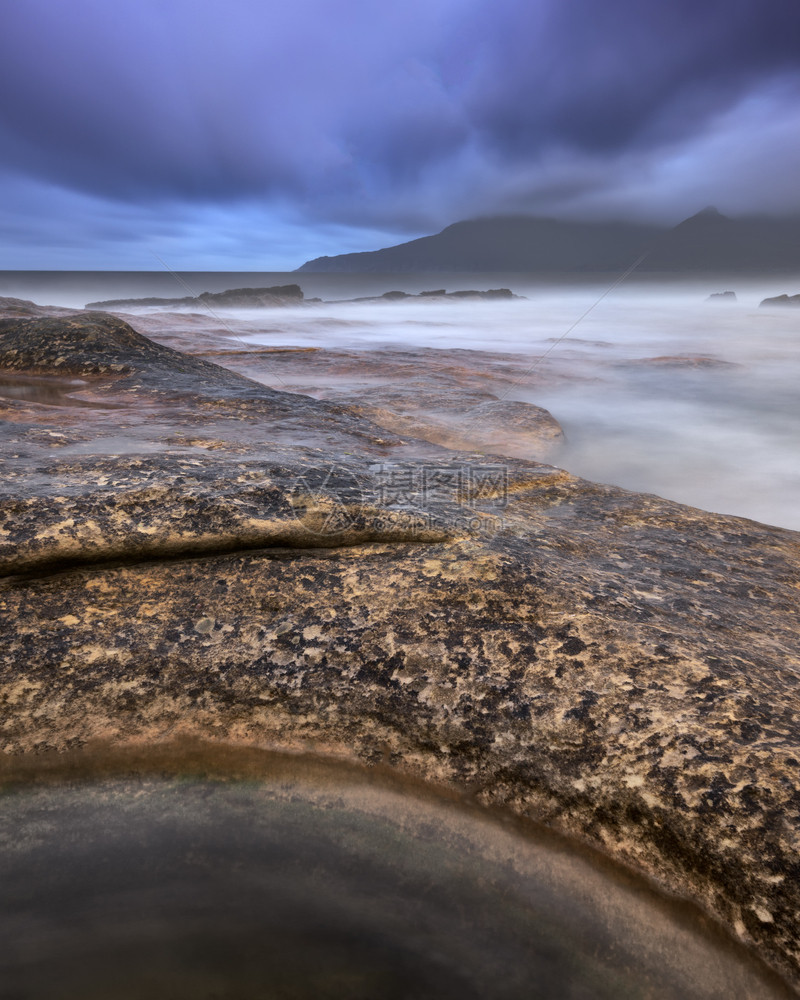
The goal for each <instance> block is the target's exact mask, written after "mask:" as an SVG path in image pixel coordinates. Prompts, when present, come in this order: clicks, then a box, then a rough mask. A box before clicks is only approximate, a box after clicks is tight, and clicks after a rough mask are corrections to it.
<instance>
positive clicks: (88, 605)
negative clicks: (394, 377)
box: [0, 315, 800, 984]
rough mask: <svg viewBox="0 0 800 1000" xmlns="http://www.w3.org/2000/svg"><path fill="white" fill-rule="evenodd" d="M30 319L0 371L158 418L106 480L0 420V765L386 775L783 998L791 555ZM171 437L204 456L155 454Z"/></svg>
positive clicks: (797, 627)
mask: <svg viewBox="0 0 800 1000" xmlns="http://www.w3.org/2000/svg"><path fill="white" fill-rule="evenodd" d="M37 322H38V321H31V322H27V323H25V322H23V323H21V324H19V327H18V328H16V329H15V328H14V327H13V326H9V325H7V324H6V325H4V326H3V327H2V333H3V336H4V343H5V345H6V351H7V353H6V354H5V355H4V358H5V361H1V362H0V363H4V364H6V365H7V367H10V368H12V369H13V371H14V372H22V371H28V372H42V371H49V370H52V369H58V370H61V369H62V368H65V369H66V370H69V371H78V372H81V373H85V372H86V370H87V367H89V366H91V365H92V364H93V363H96V364H98V365H99V366H100V367H101V369H102V372H101V373H103V374H108V373H113V374H114V375H115V376H116V378H115V379H114V380H112V381H111V382H109V383H108V384H107V385H106V386H105V388H103V387H102V386H100V387H99V388H96V389H95V390H93V393H94V395H95V396H96V397H97V398H103V399H107V400H112V399H116V398H119V397H120V396H121V395H123V394H124V393H127V394H128V395H129V397H130V399H131V400H133V401H135V402H136V405H137V406H144V405H145V403H146V401H147V400H151V401H152V400H153V399H156V400H157V401H158V400H160V401H161V402H159V403H158V406H157V407H156V409H155V411H154V412H155V418H156V419H155V422H154V423H153V422H151V423H150V424H149V425H148V426H149V429H148V430H147V431H145V430H143V429H142V425H141V424H140V423H139V424H137V423H136V422H135V421H134V420H133V418H132V417H129V418H126V419H127V423H125V428H124V430H125V433H126V434H127V435H128V437H127V438H126V439H125V440H126V441H127V444H128V449H129V450H128V453H119V454H116V453H112V452H110V451H109V450H108V449H107V447H106V446H104V445H103V444H102V442H103V440H104V439H103V437H102V434H99V432H98V431H97V428H96V427H94V425H89V424H86V425H85V426H84V430H85V427H86V426H90V427H91V428H93V429H92V434H93V435H94V436H93V437H92V438H91V440H89V441H84V442H82V443H80V444H78V443H70V444H67V445H65V446H63V447H60V448H58V449H57V450H56V451H55V452H53V451H52V449H51V448H50V446H49V445H47V444H46V443H42V442H41V441H40V440H39V439H38V438H35V436H34V437H33V438H30V439H28V438H26V437H25V435H26V434H28V433H31V434H33V432H34V431H36V432H37V433H39V434H42V433H45V431H44V430H43V428H44V426H45V425H44V424H42V423H39V424H35V423H34V419H33V416H34V415H35V414H34V411H35V410H36V404H33V403H32V404H30V405H28V406H27V408H23V409H21V410H19V411H18V412H17V411H14V412H12V413H11V418H12V419H11V420H10V422H11V423H12V424H14V423H15V419H14V418H15V416H16V417H18V418H19V420H18V422H17V431H15V432H14V433H16V434H17V438H13V441H14V447H15V448H17V449H23V450H24V448H23V446H24V447H26V448H28V449H29V451H28V452H27V455H28V457H25V454H23V450H18V452H15V453H17V454H19V455H20V456H22V457H18V458H16V459H15V458H13V457H11V454H9V462H8V464H9V467H10V469H11V473H12V474H11V475H10V476H9V477H7V478H6V480H5V482H4V483H3V484H2V490H1V491H0V494H1V495H0V558H1V559H2V560H3V561H2V563H0V567H2V572H3V574H4V576H3V578H2V582H1V585H0V615H1V616H2V620H3V622H5V623H6V624H5V628H4V634H3V647H2V660H0V705H1V706H2V709H1V711H0V751H2V754H4V755H5V758H4V759H5V760H6V762H7V763H6V764H5V765H3V766H5V767H7V768H11V767H12V766H13V764H14V761H16V760H18V759H19V758H20V756H22V758H26V757H27V756H28V755H41V756H42V759H44V760H46V759H47V754H48V753H56V752H59V751H64V750H66V749H69V748H80V747H91V746H95V747H96V746H102V745H109V744H111V745H114V746H117V747H120V746H130V747H135V746H141V745H142V744H150V745H153V744H158V743H160V742H164V743H168V742H169V741H174V740H175V739H176V738H192V739H197V740H202V741H205V742H207V743H212V744H218V745H220V746H223V745H227V744H237V745H240V746H258V747H262V748H271V749H279V750H287V751H298V752H310V753H315V754H322V755H331V756H335V757H340V758H349V759H358V760H361V761H365V762H375V761H381V762H384V763H385V764H387V765H389V766H391V767H393V768H395V769H397V770H398V771H399V772H401V773H407V774H412V775H415V776H417V777H421V778H423V779H425V780H428V781H433V782H437V783H440V784H444V785H449V786H451V787H454V788H457V789H459V790H461V791H462V792H463V793H464V794H468V795H471V796H474V797H475V798H477V799H478V800H479V801H480V802H483V803H485V804H487V805H492V806H501V807H504V808H507V809H510V810H512V811H514V812H515V813H517V814H519V815H523V816H528V817H535V818H538V819H541V820H543V821H544V822H546V823H548V824H550V825H551V826H553V827H555V828H557V829H559V830H561V831H563V832H565V833H568V834H571V835H574V836H577V837H580V838H582V839H584V840H587V841H589V842H591V843H593V844H595V845H597V846H599V847H601V848H602V849H604V850H606V851H608V852H609V853H611V854H612V855H614V856H615V857H617V858H619V859H621V860H623V861H625V862H627V863H629V864H630V865H632V866H634V867H635V868H636V869H638V870H639V871H641V872H644V873H646V874H648V875H650V876H652V877H653V878H655V879H657V880H658V881H659V882H660V883H661V884H662V885H663V886H665V887H667V888H668V889H669V890H671V891H673V892H677V893H682V894H685V895H687V896H690V897H692V898H694V899H696V900H698V901H700V902H701V903H702V905H703V906H705V907H706V908H707V909H708V910H709V911H710V912H712V913H713V914H715V915H716V916H717V917H718V918H719V919H720V920H722V921H723V922H724V923H725V924H726V925H727V926H728V927H729V928H731V929H732V931H733V932H734V933H735V934H737V935H738V936H739V937H740V938H741V939H743V940H745V941H748V942H751V943H753V944H754V945H755V946H756V947H757V948H758V950H759V951H760V953H761V954H762V955H763V956H765V957H766V958H767V959H768V960H769V961H770V962H771V963H773V964H774V965H775V966H777V967H778V968H780V969H781V970H782V971H783V972H784V973H785V974H787V975H789V976H790V977H792V979H793V981H794V982H795V983H796V984H797V983H799V982H800V918H799V917H798V914H799V913H800V782H799V779H798V774H799V773H800V765H799V764H798V760H800V653H798V650H800V623H799V622H798V617H797V602H798V595H799V594H800V536H798V535H797V534H796V533H793V532H790V531H785V530H782V529H778V528H771V527H767V526H764V525H760V524H756V523H754V522H751V521H746V520H743V519H739V518H733V517H723V516H718V515H713V514H708V513H705V512H702V511H698V510H694V509H691V508H687V507H684V506H681V505H679V504H675V503H670V502H667V501H664V500H660V499H658V498H657V497H653V496H644V495H638V494H633V493H629V492H626V491H624V490H620V489H616V488H614V487H610V486H598V485H595V484H591V483H587V482H585V481H582V480H580V479H577V478H575V477H573V476H570V475H569V474H567V473H565V472H562V471H560V470H557V469H553V468H550V467H548V466H542V465H537V464H535V463H528V462H524V461H508V462H505V463H503V464H502V465H498V464H497V463H494V464H493V463H490V462H487V459H486V458H485V457H483V456H477V455H470V454H465V453H456V452H448V451H445V450H444V449H436V448H434V446H433V445H424V444H421V443H420V442H415V441H410V440H408V439H407V438H400V437H397V436H392V435H391V434H386V436H380V434H379V433H378V432H377V431H376V428H375V426H374V425H373V424H371V423H369V422H368V421H364V420H360V419H359V418H358V417H357V416H356V415H354V414H353V413H352V412H351V411H350V410H348V409H347V408H346V407H341V406H340V407H337V406H335V405H332V404H330V403H325V402H322V401H315V400H310V399H307V398H304V397H300V396H297V395H292V394H288V393H279V392H273V391H271V390H267V389H265V388H264V387H259V386H257V385H256V384H255V383H252V382H249V381H248V380H246V379H243V378H241V377H240V376H236V375H234V374H233V373H229V372H225V371H224V370H223V369H219V368H217V367H216V366H214V365H211V364H209V363H207V362H201V361H199V359H190V358H183V357H181V356H180V355H178V354H177V352H169V351H168V349H166V348H163V349H161V348H158V347H157V345H151V344H150V343H149V342H147V341H146V340H145V338H139V339H137V335H135V334H134V333H133V331H132V330H130V328H125V324H121V325H119V326H117V325H115V324H120V323H121V321H118V320H111V319H110V318H108V317H99V318H98V317H97V316H96V315H88V316H86V317H84V318H83V319H82V320H81V319H75V320H69V321H68V323H67V325H66V326H62V327H60V328H58V329H56V328H54V327H53V326H51V325H46V326H45V325H37ZM49 322H51V321H48V323H49ZM53 322H54V321H53ZM81 324H83V326H82V325H81ZM81 331H83V332H81ZM101 333H102V334H103V336H106V335H107V338H106V339H103V336H101ZM112 335H113V337H115V338H117V340H115V341H114V343H115V344H117V347H116V348H115V350H117V352H118V353H116V354H115V353H114V350H112V345H111V341H110V340H109V339H108V337H111V336H112ZM97 344H99V346H97V351H98V353H97V355H96V361H95V362H93V361H92V357H93V354H92V352H93V351H94V350H95V346H93V345H97ZM67 348H69V352H71V356H70V358H67V353H66V352H67ZM9 351H12V352H13V351H16V352H17V353H9ZM62 357H63V358H64V359H65V360H63V361H61V360H59V359H61V358H62ZM23 358H24V359H25V360H24V361H23V360H22V359H23ZM25 364H27V365H28V367H27V368H25ZM48 365H49V366H50V367H49V368H48ZM76 366H77V367H76ZM115 366H116V367H115ZM170 372H172V373H173V375H172V378H173V383H174V386H175V393H176V394H177V395H179V396H181V398H182V399H183V402H182V403H181V406H180V407H179V408H178V409H177V410H174V411H173V410H170V408H169V373H170ZM120 386H126V388H125V389H124V392H123V390H121V389H120ZM154 393H155V395H154ZM236 400H238V403H236V405H234V402H232V401H236ZM153 405H155V404H153ZM226 407H227V409H226ZM51 409H53V410H55V409H57V408H55V407H52V408H51ZM223 411H224V412H223ZM74 412H75V411H74V410H73V409H72V408H70V409H68V410H67V409H66V408H65V409H64V411H63V413H64V414H66V416H64V415H61V416H59V415H56V416H55V417H54V418H53V423H52V426H54V427H66V428H67V430H68V431H69V433H70V434H71V433H73V431H72V429H71V428H72V425H71V424H68V423H64V422H63V421H67V419H68V418H69V420H72V419H73V418H74ZM124 412H127V411H124ZM58 414H62V411H61V410H59V411H58ZM38 417H39V418H40V419H41V418H42V415H41V413H39V414H38ZM192 420H194V433H195V434H196V435H198V437H200V436H201V435H204V434H208V433H209V432H210V431H211V430H212V429H213V430H214V433H215V434H216V433H217V431H219V433H220V435H221V436H220V438H219V447H218V448H216V449H209V448H207V447H205V446H203V445H201V444H191V443H187V440H188V439H181V440H182V441H183V443H180V441H179V442H178V443H175V442H176V436H179V435H181V434H188V432H189V430H188V429H189V427H190V425H191V421H192ZM315 421H320V422H324V421H327V424H326V430H325V435H326V436H325V441H324V443H321V439H320V438H319V437H317V438H315V439H314V441H315V443H314V444H313V445H310V444H308V443H304V439H303V436H304V435H306V434H309V435H310V434H311V433H312V430H313V428H314V425H315ZM123 423H124V421H123ZM251 425H255V428H256V430H255V431H254V430H253V427H252V426H251ZM31 428H32V429H31ZM220 428H221V429H220ZM235 428H238V429H239V431H240V432H241V435H242V440H243V441H244V445H243V446H242V447H243V448H244V451H243V452H242V451H236V448H237V447H238V445H237V443H236V437H235V435H234V433H233V431H234V429H235ZM359 431H360V432H361V435H362V436H361V437H360V438H359V437H358V432H359ZM55 433H65V432H64V431H60V430H57V431H55ZM87 433H88V432H87ZM292 433H293V434H294V439H292V437H291V434H292ZM137 435H138V436H137ZM8 440H9V441H10V440H12V438H8ZM115 440H116V439H115ZM201 440H202V438H201ZM156 441H160V442H161V449H160V450H159V451H155V450H153V449H150V448H149V444H152V443H153V442H156ZM356 441H358V444H357V445H356V444H355V442H356ZM137 442H138V445H139V450H138V451H136V450H135V447H134V446H135V445H137ZM143 442H144V443H147V444H148V448H145V447H144V445H143ZM170 442H172V443H170ZM104 448H106V450H105V451H103V449H104ZM426 448H427V449H428V450H427V451H426Z"/></svg>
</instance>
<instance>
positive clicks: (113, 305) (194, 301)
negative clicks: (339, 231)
mask: <svg viewBox="0 0 800 1000" xmlns="http://www.w3.org/2000/svg"><path fill="white" fill-rule="evenodd" d="M302 301H303V291H302V289H301V288H300V286H299V285H275V286H273V287H272V288H229V289H228V290H227V291H225V292H201V293H200V295H198V296H193V295H189V296H184V297H183V298H179V299H162V298H152V297H149V298H139V299H108V300H106V301H103V302H89V303H88V304H87V306H86V308H87V309H126V308H133V307H144V306H163V307H165V308H170V307H173V306H198V305H206V306H218V307H220V308H228V309H261V308H264V307H266V306H280V305H286V304H287V303H295V302H302Z"/></svg>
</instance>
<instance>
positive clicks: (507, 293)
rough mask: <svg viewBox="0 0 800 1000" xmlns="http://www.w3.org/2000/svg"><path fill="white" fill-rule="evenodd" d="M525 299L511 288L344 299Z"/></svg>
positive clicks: (468, 289) (439, 289) (373, 300)
mask: <svg viewBox="0 0 800 1000" xmlns="http://www.w3.org/2000/svg"><path fill="white" fill-rule="evenodd" d="M521 298H524V296H522V295H515V294H514V293H513V292H512V291H511V289H510V288H488V289H486V290H485V291H478V290H477V289H474V288H466V289H463V290H461V291H456V292H448V291H447V290H446V289H444V288H437V289H434V290H433V291H426V292H418V293H417V294H412V293H411V292H401V291H391V292H384V293H383V295H362V296H359V297H358V298H355V299H343V300H341V301H344V302H381V301H385V300H388V301H390V302H400V301H401V300H406V299H409V300H412V301H416V300H418V299H456V300H463V299H485V300H487V301H493V300H496V299H521Z"/></svg>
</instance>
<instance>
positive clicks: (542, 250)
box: [296, 206, 800, 273]
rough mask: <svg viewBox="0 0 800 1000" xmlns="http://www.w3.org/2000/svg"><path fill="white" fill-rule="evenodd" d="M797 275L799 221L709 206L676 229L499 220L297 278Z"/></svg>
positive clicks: (460, 226)
mask: <svg viewBox="0 0 800 1000" xmlns="http://www.w3.org/2000/svg"><path fill="white" fill-rule="evenodd" d="M639 257H642V258H643V259H642V261H641V263H640V264H639V265H638V269H639V270H640V271H666V272H679V273H680V272H709V271H744V272H746V271H782V270H791V269H794V268H800V217H790V218H783V219H777V218H770V217H766V216H750V217H743V218H738V219H735V218H731V217H729V216H726V215H723V214H722V213H720V212H719V211H718V210H717V209H716V208H713V207H711V206H709V207H708V208H704V209H703V210H702V211H700V212H697V213H696V214H695V215H692V216H690V217H689V218H687V219H684V220H683V221H682V222H679V223H678V224H677V225H676V226H663V225H658V224H655V223H643V222H624V221H621V222H575V221H563V220H558V219H554V218H547V217H537V216H527V215H501V216H487V217H484V218H478V219H465V220H462V221H460V222H454V223H452V224H451V225H449V226H446V227H445V228H444V229H443V230H441V232H439V233H435V234H433V235H430V236H421V237H418V238H417V239H414V240H409V241H407V242H405V243H399V244H396V245H394V246H390V247H383V248H381V249H379V250H367V251H362V252H359V253H347V254H338V255H334V256H326V257H316V258H314V259H313V260H309V261H306V262H305V263H304V264H302V265H301V266H300V267H299V268H297V269H296V271H297V272H305V273H325V272H327V273H333V272H339V273H346V272H376V273H377V272H387V273H390V272H394V273H400V272H415V271H418V272H430V271H453V272H457V271H465V272H481V271H485V272H495V271H496V272H513V271H528V272H533V273H548V272H575V273H582V272H603V271H620V270H624V269H625V268H627V267H629V266H630V265H631V264H632V263H634V262H635V261H636V260H637V259H638V258H639Z"/></svg>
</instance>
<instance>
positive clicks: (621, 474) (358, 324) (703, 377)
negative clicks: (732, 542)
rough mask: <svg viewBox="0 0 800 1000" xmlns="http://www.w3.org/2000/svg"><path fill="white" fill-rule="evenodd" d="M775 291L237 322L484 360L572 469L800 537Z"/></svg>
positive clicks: (420, 305)
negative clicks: (547, 415)
mask: <svg viewBox="0 0 800 1000" xmlns="http://www.w3.org/2000/svg"><path fill="white" fill-rule="evenodd" d="M493 277H494V276H493ZM481 287H487V286H486V281H485V279H484V285H483V286H481ZM710 290H713V286H712V288H711V289H710ZM776 290H780V286H778V288H777V289H776V288H775V287H774V283H773V285H772V286H771V285H769V284H766V283H763V284H760V285H754V286H753V287H748V288H746V289H745V290H744V291H740V292H739V296H738V301H737V302H734V303H730V302H727V301H713V302H708V301H706V300H705V294H707V293H705V294H704V293H702V292H701V291H700V289H699V288H698V287H697V286H689V285H687V286H685V287H675V286H672V287H670V288H669V289H666V290H665V289H664V288H663V287H658V286H653V287H642V286H639V287H636V288H633V289H625V288H617V289H614V290H612V291H608V289H604V288H603V287H601V286H593V287H579V288H575V287H570V288H562V289H550V290H543V289H541V288H538V289H528V290H526V291H527V296H528V297H527V298H526V299H524V300H513V301H509V302H499V303H498V302H482V301H463V302H453V301H446V302H424V301H422V302H416V301H401V302H399V303H378V304H371V303H336V304H324V305H323V304H320V305H315V306H311V307H304V308H301V309H289V310H281V311H280V315H277V314H276V313H275V312H273V313H271V314H270V323H269V325H267V324H262V326H261V329H260V330H258V331H255V330H253V329H252V328H253V327H255V326H257V325H258V324H257V323H256V322H255V320H254V318H253V317H248V318H246V317H245V315H244V314H240V315H239V317H238V318H240V319H241V320H242V321H243V323H244V324H245V325H246V327H250V328H251V330H252V332H251V331H250V330H248V331H247V332H244V330H243V331H242V334H241V336H243V337H244V339H245V340H246V341H247V342H248V343H251V344H270V345H276V344H286V345H303V346H316V347H327V348H340V349H352V348H358V349H366V348H371V349H375V348H388V347H391V348H403V349H406V350H410V351H415V350H416V351H419V350H420V349H424V348H427V349H431V348H433V349H436V350H443V351H453V350H458V351H463V350H466V351H470V352H473V351H474V352H481V354H479V355H475V356H474V357H473V358H472V359H471V361H472V365H473V367H476V366H480V364H481V363H482V362H483V363H484V364H485V368H486V382H487V388H489V389H490V390H491V391H493V392H495V393H496V394H497V395H499V396H503V397H505V398H509V399H522V400H527V401H529V402H533V403H536V404H538V405H540V406H544V407H546V408H547V409H548V410H550V412H551V413H552V414H553V416H554V417H556V419H557V420H558V421H559V422H560V423H561V425H562V427H563V428H564V430H565V432H566V435H567V440H568V445H567V447H566V448H565V450H564V451H563V453H562V454H560V455H559V457H558V464H560V465H562V466H563V467H565V468H567V469H568V470H569V471H570V472H573V473H575V474H577V475H581V476H584V477H586V478H587V479H592V480H595V481H599V482H605V483H612V484H615V485H618V486H624V487H626V488H629V489H633V490H638V491H643V492H651V493H656V494H658V495H659V496H662V497H666V498H668V499H672V500H677V501H680V502H682V503H686V504H690V505H693V506H697V507H702V508H704V509H707V510H712V511H716V512H719V513H727V514H737V515H741V516H744V517H749V518H753V519H755V520H759V521H763V522H766V523H770V524H777V525H781V526H784V527H789V528H794V529H800V390H798V385H800V310H794V309H791V308H784V309H778V308H773V309H767V308H758V303H759V302H760V300H761V299H762V298H763V297H765V296H766V295H770V294H774V293H775V292H776ZM604 295H605V297H604V298H601V297H602V296H604ZM237 328H238V323H237ZM484 353H485V355H486V356H485V357H483V355H484ZM498 355H501V356H502V355H507V360H508V362H509V363H510V364H511V368H512V371H513V374H512V376H511V377H509V376H508V367H507V366H505V365H504V366H503V370H504V376H503V378H502V379H500V378H499V377H498V375H497V372H496V371H495V370H494V369H495V368H496V366H497V363H498ZM462 357H463V356H462ZM425 364H426V360H425V357H420V361H419V365H420V373H424V370H425ZM276 387H278V386H276Z"/></svg>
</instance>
